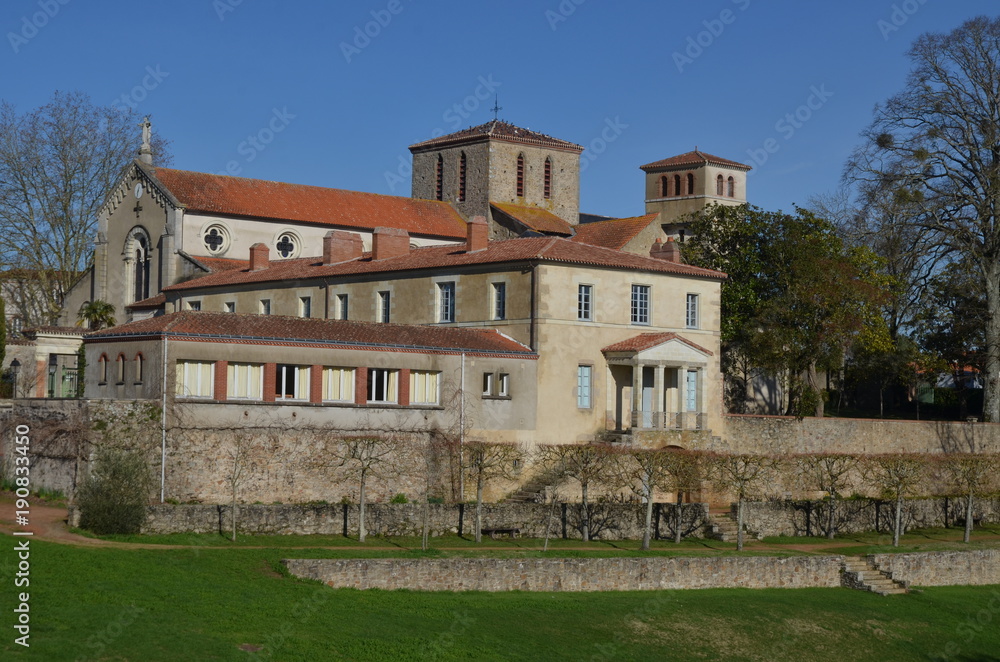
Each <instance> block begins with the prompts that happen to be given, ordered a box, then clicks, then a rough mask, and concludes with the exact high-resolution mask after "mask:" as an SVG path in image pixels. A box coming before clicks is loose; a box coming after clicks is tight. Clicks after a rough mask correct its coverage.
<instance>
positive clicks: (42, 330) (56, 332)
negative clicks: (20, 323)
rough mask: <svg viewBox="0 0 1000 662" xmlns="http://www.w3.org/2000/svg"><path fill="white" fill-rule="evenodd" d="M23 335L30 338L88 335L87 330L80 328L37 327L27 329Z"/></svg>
mask: <svg viewBox="0 0 1000 662" xmlns="http://www.w3.org/2000/svg"><path fill="white" fill-rule="evenodd" d="M21 333H23V334H24V335H26V336H29V337H34V336H37V335H38V334H44V335H49V336H82V335H83V334H85V333H87V330H86V329H84V328H82V327H78V326H36V327H33V328H30V329H25V330H23V331H22V332H21Z"/></svg>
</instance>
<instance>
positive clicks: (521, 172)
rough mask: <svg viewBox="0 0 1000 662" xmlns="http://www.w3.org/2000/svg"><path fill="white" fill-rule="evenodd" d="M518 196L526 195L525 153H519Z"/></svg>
mask: <svg viewBox="0 0 1000 662" xmlns="http://www.w3.org/2000/svg"><path fill="white" fill-rule="evenodd" d="M517 197H519V198H523V197H524V154H518V155H517Z"/></svg>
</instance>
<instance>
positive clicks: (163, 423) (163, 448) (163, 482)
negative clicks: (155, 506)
mask: <svg viewBox="0 0 1000 662" xmlns="http://www.w3.org/2000/svg"><path fill="white" fill-rule="evenodd" d="M160 353H161V354H162V355H163V366H162V370H163V388H162V400H161V402H160V503H165V502H166V500H167V499H166V497H167V494H166V490H167V334H165V333H164V334H163V351H162V352H160Z"/></svg>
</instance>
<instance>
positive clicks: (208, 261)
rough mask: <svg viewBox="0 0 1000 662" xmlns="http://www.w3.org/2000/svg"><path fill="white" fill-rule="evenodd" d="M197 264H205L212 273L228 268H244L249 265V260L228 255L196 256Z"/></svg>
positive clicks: (227, 269)
mask: <svg viewBox="0 0 1000 662" xmlns="http://www.w3.org/2000/svg"><path fill="white" fill-rule="evenodd" d="M194 259H195V260H197V261H198V263H199V264H201V265H203V266H205V267H206V268H207V269H208V270H209V271H211V272H212V273H218V272H220V271H229V270H230V269H246V268H247V267H249V266H250V260H234V259H232V258H228V257H201V256H199V257H196V258H194Z"/></svg>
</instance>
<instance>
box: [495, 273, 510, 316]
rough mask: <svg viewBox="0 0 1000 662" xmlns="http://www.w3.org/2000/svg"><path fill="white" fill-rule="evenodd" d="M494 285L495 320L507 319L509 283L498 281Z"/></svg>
mask: <svg viewBox="0 0 1000 662" xmlns="http://www.w3.org/2000/svg"><path fill="white" fill-rule="evenodd" d="M492 285H493V319H494V320H497V321H499V320H505V319H507V283H505V282H503V281H497V282H495V283H492Z"/></svg>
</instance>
